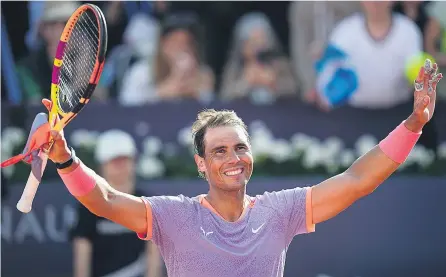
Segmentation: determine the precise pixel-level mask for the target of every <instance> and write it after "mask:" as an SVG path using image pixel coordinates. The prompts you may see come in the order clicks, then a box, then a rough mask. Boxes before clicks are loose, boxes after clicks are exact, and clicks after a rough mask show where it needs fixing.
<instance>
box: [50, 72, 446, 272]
mask: <svg viewBox="0 0 446 277" xmlns="http://www.w3.org/2000/svg"><path fill="white" fill-rule="evenodd" d="M436 72H437V71H436V65H434V66H433V68H432V69H421V70H420V74H419V76H418V79H417V81H416V83H415V88H416V89H415V92H414V109H413V112H412V113H411V115H410V116H409V117H408V118H407V119H406V120H404V121H403V122H402V123H401V124H400V125H399V126H397V127H396V128H395V130H393V131H392V132H391V133H390V134H389V135H388V136H387V137H386V138H384V139H383V140H382V141H381V142H380V143H379V145H377V146H375V147H374V148H373V149H372V150H370V151H369V152H368V153H366V154H365V155H364V156H362V157H360V158H358V160H356V161H355V162H354V163H353V164H352V165H351V167H350V168H348V169H347V170H346V171H345V172H343V173H341V174H339V175H336V176H334V177H332V178H330V179H328V180H325V181H323V182H322V183H320V184H317V185H315V186H312V187H302V188H300V187H297V188H294V189H287V190H281V191H277V192H265V193H264V194H262V195H257V196H249V195H247V194H246V186H247V184H248V181H249V179H250V177H251V174H252V172H253V167H254V160H253V157H252V153H251V146H250V142H249V136H248V132H247V128H246V126H245V124H244V123H243V121H242V119H240V118H239V117H238V116H237V115H236V114H235V113H234V112H232V111H215V110H206V111H203V112H200V113H199V114H198V118H197V120H196V122H195V124H194V125H193V127H192V131H193V136H194V143H195V148H196V154H195V162H196V164H197V168H198V171H199V172H200V174H201V175H202V176H203V177H204V178H205V179H206V180H207V182H208V183H209V191H208V192H207V193H206V194H202V195H198V196H196V197H192V198H189V197H186V196H183V195H179V196H154V197H142V198H141V197H135V196H132V195H130V194H125V193H123V192H119V191H117V190H115V189H113V188H112V187H111V186H110V185H109V184H107V182H106V181H105V180H104V179H103V178H101V177H100V176H98V175H97V174H96V173H95V172H94V171H93V170H91V169H90V168H88V167H87V166H86V165H84V164H83V163H82V162H81V161H80V160H79V159H78V158H76V155H75V153H74V150H73V149H72V148H70V147H68V145H67V142H66V140H65V139H64V136H63V133H54V134H53V135H54V136H55V138H56V139H57V141H56V143H55V145H54V146H53V148H52V150H51V152H50V155H49V157H50V159H51V160H52V161H53V162H55V163H56V166H57V167H58V172H59V175H60V177H61V178H62V180H63V182H64V183H65V185H66V187H67V188H68V190H69V191H70V193H71V194H72V195H74V197H76V198H77V199H78V200H79V201H80V202H81V203H82V204H83V205H84V206H85V207H86V208H87V209H89V210H90V211H91V212H92V213H94V214H96V215H98V216H101V217H105V218H108V219H110V220H112V221H114V222H116V223H118V224H121V225H123V226H125V227H127V228H129V229H131V230H133V231H134V232H136V233H137V235H138V236H139V238H141V239H143V240H152V241H153V242H154V243H156V245H157V246H158V247H159V249H160V252H161V254H162V256H163V258H164V260H165V263H166V267H167V271H168V275H169V276H171V277H180V276H181V277H201V276H202V277H209V276H218V277H238V276H240V277H246V276H256V277H257V276H262V277H263V276H268V277H270V276H283V272H284V267H285V257H286V252H287V249H288V246H289V244H290V243H291V241H292V239H293V237H294V236H296V235H299V234H304V233H310V232H314V231H315V225H316V224H318V223H320V222H323V221H326V220H328V219H330V218H332V217H334V216H336V215H337V214H339V213H340V212H342V211H343V210H345V209H346V208H347V207H349V206H350V205H352V204H353V203H354V202H355V201H357V200H358V199H360V198H361V197H364V196H366V195H369V194H371V193H372V192H373V191H374V190H375V189H376V188H377V187H378V186H379V185H380V184H381V183H382V182H383V181H384V180H386V179H387V178H388V177H389V176H390V175H391V174H392V173H393V172H394V171H395V170H396V169H397V168H398V166H399V165H400V164H401V163H403V162H404V161H405V160H406V158H407V156H408V155H409V153H410V152H411V149H412V148H413V147H414V145H415V143H416V142H417V140H418V138H419V137H420V134H421V131H422V129H423V126H424V125H425V124H426V123H427V122H428V121H429V120H430V118H431V117H432V114H433V112H434V107H435V94H436V91H435V88H436V84H437V82H438V81H439V80H440V79H441V78H442V75H441V74H436ZM377 97H379V96H377Z"/></svg>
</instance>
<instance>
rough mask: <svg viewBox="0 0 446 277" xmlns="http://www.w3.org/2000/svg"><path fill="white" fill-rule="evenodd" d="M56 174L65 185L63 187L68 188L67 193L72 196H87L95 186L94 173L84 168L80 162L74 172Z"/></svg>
mask: <svg viewBox="0 0 446 277" xmlns="http://www.w3.org/2000/svg"><path fill="white" fill-rule="evenodd" d="M58 172H59V175H60V177H61V178H62V181H63V182H64V183H65V186H66V187H67V188H68V191H69V192H70V193H71V194H72V195H73V196H84V195H87V194H88V193H89V192H90V191H92V190H93V189H94V187H95V186H96V181H95V178H94V176H95V173H94V171H93V170H91V169H90V168H88V167H87V166H85V165H84V164H83V163H82V162H80V164H79V166H78V167H77V168H76V169H75V170H73V171H71V172H69V173H61V172H60V171H58Z"/></svg>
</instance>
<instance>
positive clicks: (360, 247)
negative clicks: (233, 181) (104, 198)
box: [1, 1, 446, 277]
mask: <svg viewBox="0 0 446 277" xmlns="http://www.w3.org/2000/svg"><path fill="white" fill-rule="evenodd" d="M82 3H85V2H83V1H79V2H75V1H57V2H50V1H32V2H28V1H14V2H2V3H1V16H2V36H1V78H2V79H1V86H2V87H1V96H2V100H1V118H2V119H1V129H2V131H1V151H2V152H1V153H2V160H5V159H7V158H9V157H11V156H13V155H16V154H19V153H21V151H22V150H23V148H24V145H25V143H26V140H27V136H28V131H29V129H30V126H31V123H32V121H33V119H34V116H35V115H36V113H38V112H44V111H45V109H44V107H43V105H42V104H41V99H42V98H44V97H49V94H50V91H49V88H50V80H51V65H52V62H53V58H54V56H53V55H54V53H55V50H54V49H55V47H56V46H57V42H58V40H59V36H60V34H61V32H62V30H63V27H64V24H65V22H66V21H67V19H68V18H69V16H70V15H71V13H72V12H73V11H74V10H75V9H76V8H77V7H78V6H79V5H81V4H82ZM90 3H91V2H90ZM94 3H95V4H96V5H98V6H99V7H100V8H101V9H102V11H103V12H104V14H105V17H106V20H107V24H108V35H109V38H108V39H109V44H108V52H107V59H106V65H105V67H104V71H103V74H102V76H101V79H100V83H99V86H98V87H97V89H96V91H95V93H94V101H92V103H91V104H90V105H88V106H87V107H86V109H85V110H83V111H82V113H81V116H79V117H77V118H76V119H75V120H74V121H73V122H72V123H70V125H69V126H68V127H67V128H66V130H65V136H66V137H67V139H68V142H69V143H70V144H71V145H72V146H73V147H74V149H75V150H76V153H77V156H79V157H80V158H81V159H82V161H83V162H84V163H85V164H87V165H89V166H90V167H92V168H94V169H95V170H97V172H99V173H100V174H101V175H102V176H104V178H105V179H107V180H108V181H109V182H110V183H111V184H112V185H113V186H114V187H116V188H117V189H119V190H122V191H126V192H129V193H132V194H135V195H147V196H150V195H177V194H184V195H187V196H195V195H197V194H200V193H205V192H206V191H207V184H206V183H205V182H204V181H203V180H201V179H199V178H198V172H197V169H196V166H195V163H194V161H193V157H192V143H193V142H192V137H191V133H190V126H191V124H192V122H193V121H194V119H195V117H196V114H197V112H198V111H200V110H201V109H203V108H216V109H221V108H227V109H233V110H235V111H236V112H237V114H238V115H239V116H241V117H242V118H243V119H244V120H245V122H246V123H247V125H248V126H249V129H250V132H251V136H252V147H253V152H254V158H255V171H254V175H253V179H252V181H251V182H250V184H249V186H248V194H250V195H255V194H260V193H263V192H264V191H265V190H269V191H271V190H281V189H285V188H292V187H296V186H306V185H313V184H316V183H317V182H319V181H321V180H323V179H324V178H327V177H330V176H332V175H334V174H337V173H339V172H342V171H343V170H345V169H346V168H347V167H348V166H349V165H351V163H352V162H353V161H354V160H355V159H356V158H357V157H359V156H361V155H362V154H364V153H365V152H367V151H368V150H370V149H371V148H372V147H373V146H374V145H376V144H377V143H378V142H379V140H380V139H382V138H384V137H385V136H386V135H387V134H388V133H389V132H390V131H392V130H393V128H395V127H396V126H397V125H398V124H399V123H400V122H401V121H402V120H404V119H405V118H406V117H407V116H408V115H409V114H410V112H411V109H412V104H413V102H412V101H413V98H412V97H413V90H412V84H413V80H414V78H415V76H416V74H417V73H418V69H419V67H420V66H421V65H422V64H423V62H424V58H425V57H429V58H431V59H433V60H435V61H436V62H437V63H438V65H439V67H440V71H442V70H441V69H443V70H444V68H446V32H445V30H446V16H445V14H446V2H441V1H383V2H357V1H348V2H336V1H329V2H324V1H311V2H303V1H302V2H289V1H274V2H273V1H262V2H243V1H237V2H227V1H225V2H220V1H215V2H214V1H213V2H205V1H200V2H189V1H179V2H176V1H101V2H94ZM444 84H445V83H444V81H443V82H440V85H439V87H438V89H437V94H438V96H437V97H438V99H437V108H436V112H435V116H434V118H433V120H432V121H431V122H430V123H429V124H428V125H427V126H425V128H424V130H423V134H422V136H421V139H420V141H419V143H418V144H417V146H416V147H415V149H414V150H413V151H412V153H411V155H410V157H409V158H408V160H407V161H406V163H405V164H404V165H402V166H401V168H400V169H399V170H398V172H397V173H396V174H395V175H394V176H392V177H391V178H390V179H389V180H387V181H386V182H385V183H384V185H383V186H381V187H380V188H379V189H377V191H376V192H375V193H373V194H372V195H371V196H369V197H368V198H366V199H364V200H361V201H359V202H358V203H356V204H354V205H353V206H352V207H351V208H349V209H348V210H347V211H345V212H343V213H342V214H340V215H339V216H338V217H336V218H335V219H332V220H331V221H328V222H326V223H323V224H320V225H318V226H317V228H316V229H317V231H316V232H315V233H314V234H310V235H303V236H299V237H296V238H295V240H294V241H293V243H292V244H291V245H290V248H289V250H288V257H287V263H286V267H285V276H286V277H293V276H300V277H377V276H380V277H402V276H404V277H412V276H413V277H420V276H423V277H436V276H438V277H445V276H446V247H445V246H446V239H445V234H446V217H445V216H444V211H445V210H446V201H444V197H442V196H444V195H445V194H446V86H445V85H444ZM1 174H2V175H1V176H2V183H1V185H2V187H1V188H2V190H1V191H2V202H1V203H2V205H1V206H2V212H1V216H2V219H1V220H2V221H1V232H2V234H1V236H2V240H1V246H2V249H1V258H2V266H1V275H2V276H5V277H25V276H27V277H67V276H74V277H137V276H138V277H142V276H145V277H149V276H154V277H161V276H166V274H165V268H164V264H163V262H162V258H161V257H160V256H159V253H158V252H157V249H156V246H154V245H152V244H150V243H148V244H147V243H146V242H143V241H140V240H138V239H137V238H136V235H135V234H133V233H131V232H129V231H128V230H125V229H124V228H121V227H120V226H116V225H115V224H113V223H112V222H109V221H107V220H104V219H102V218H98V217H96V216H94V215H93V214H91V213H90V212H89V211H88V210H86V209H84V208H82V207H80V206H79V205H78V203H77V202H76V200H75V199H74V198H73V197H71V196H70V195H69V193H68V192H67V191H66V188H65V187H64V186H63V184H62V183H61V180H60V178H59V177H58V176H57V172H56V170H55V168H54V166H53V165H52V164H50V165H49V166H48V167H47V169H46V172H45V175H44V179H43V182H42V184H41V186H40V188H39V191H38V193H37V196H36V198H35V201H34V207H33V211H32V212H31V213H29V214H26V215H25V214H21V213H19V212H18V211H17V210H16V208H15V205H16V203H17V201H18V199H19V198H20V195H21V193H22V190H23V185H24V183H25V182H26V178H27V176H28V174H29V166H28V165H27V164H24V163H20V164H17V165H14V166H11V167H8V168H4V169H2V173H1ZM185 239H186V238H185Z"/></svg>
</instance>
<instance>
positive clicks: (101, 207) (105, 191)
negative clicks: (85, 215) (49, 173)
mask: <svg viewBox="0 0 446 277" xmlns="http://www.w3.org/2000/svg"><path fill="white" fill-rule="evenodd" d="M80 167H82V168H80ZM77 171H82V173H84V172H85V175H88V176H87V177H86V178H82V179H80V178H79V177H78V176H73V174H76V175H77V174H79V173H78V172H77ZM58 173H59V175H60V176H61V177H62V181H64V183H65V185H66V186H67V188H68V189H69V190H70V192H71V194H72V195H73V196H74V197H75V198H76V199H77V200H79V202H81V203H82V205H84V206H85V207H86V208H87V209H88V210H89V211H90V212H92V213H94V214H96V215H98V216H104V213H105V211H106V210H107V209H108V207H107V206H108V203H107V202H108V198H109V196H110V195H111V194H112V193H113V191H114V189H113V188H112V187H111V186H110V185H109V184H108V183H107V182H106V181H105V180H104V179H103V178H102V177H100V176H99V175H98V174H96V173H95V172H94V171H93V170H92V169H90V168H88V167H87V166H86V165H85V164H82V162H81V161H80V159H75V160H74V161H73V163H72V165H70V166H69V167H67V168H64V169H59V170H58ZM83 175H84V174H83ZM76 177H77V178H76ZM74 178H76V180H75V183H72V182H73V181H71V180H73V179H74ZM90 178H91V180H90ZM84 182H94V183H92V186H94V187H91V188H87V187H84V188H83V190H82V191H79V190H78V189H77V190H73V189H76V188H73V186H86V184H84ZM88 186H90V185H88ZM87 190H88V191H87Z"/></svg>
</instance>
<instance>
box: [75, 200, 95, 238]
mask: <svg viewBox="0 0 446 277" xmlns="http://www.w3.org/2000/svg"><path fill="white" fill-rule="evenodd" d="M95 234H96V216H95V215H94V214H92V213H91V212H90V211H89V210H88V209H87V208H85V207H84V206H83V205H79V207H78V209H77V221H76V223H75V225H74V226H73V228H72V229H71V230H70V232H69V235H70V238H71V239H74V238H76V237H77V238H86V239H88V240H93V239H94V237H95Z"/></svg>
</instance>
